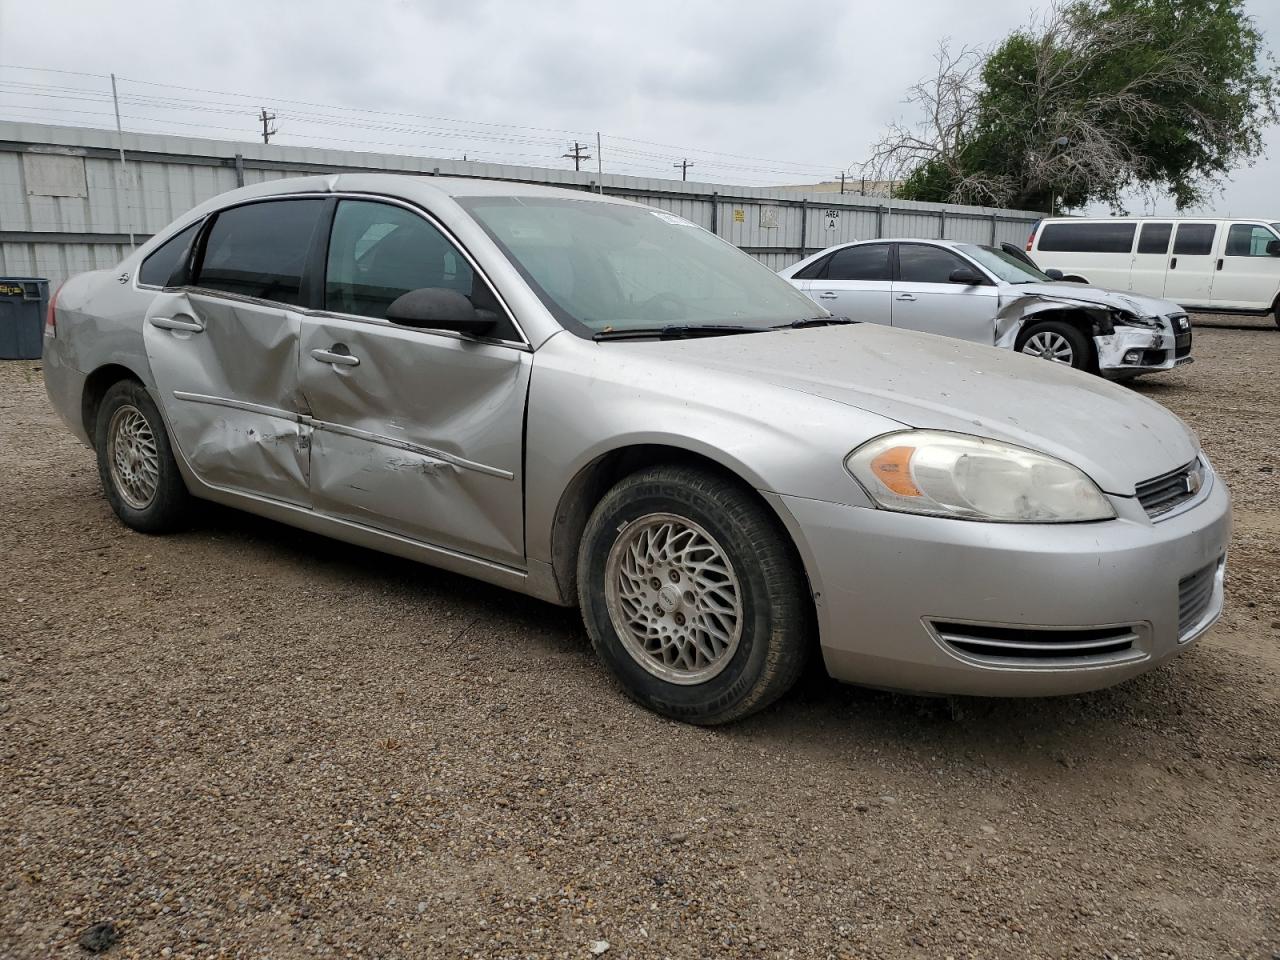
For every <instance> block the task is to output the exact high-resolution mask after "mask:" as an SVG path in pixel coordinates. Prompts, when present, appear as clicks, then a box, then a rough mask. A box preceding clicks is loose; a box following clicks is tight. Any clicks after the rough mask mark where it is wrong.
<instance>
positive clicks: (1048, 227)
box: [1038, 223, 1137, 253]
mask: <svg viewBox="0 0 1280 960" xmlns="http://www.w3.org/2000/svg"><path fill="white" fill-rule="evenodd" d="M1135 233H1137V225H1136V224H1133V223H1049V224H1045V226H1044V227H1042V228H1041V230H1040V243H1039V245H1038V249H1040V250H1045V251H1049V252H1053V253H1128V252H1129V251H1131V250H1132V249H1133V237H1134V234H1135Z"/></svg>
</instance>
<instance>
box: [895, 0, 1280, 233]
mask: <svg viewBox="0 0 1280 960" xmlns="http://www.w3.org/2000/svg"><path fill="white" fill-rule="evenodd" d="M1278 94H1280V89H1278V88H1277V80H1276V71H1275V65H1274V61H1273V60H1272V58H1271V56H1270V54H1269V53H1268V52H1267V50H1266V46H1265V43H1264V41H1263V37H1262V34H1261V33H1260V32H1259V31H1258V29H1257V27H1256V26H1255V24H1254V22H1253V20H1252V19H1251V18H1250V17H1249V16H1248V15H1246V14H1245V12H1244V10H1243V0H1077V2H1074V3H1071V4H1069V5H1066V6H1061V7H1056V8H1054V9H1053V10H1052V11H1051V12H1050V13H1049V15H1048V16H1047V17H1045V18H1044V19H1043V20H1042V21H1040V22H1038V23H1033V24H1032V25H1030V26H1029V27H1026V28H1024V29H1022V30H1019V31H1017V32H1015V33H1014V34H1012V35H1010V36H1009V37H1008V38H1006V39H1005V40H1004V42H1003V43H1001V44H1000V45H999V46H998V47H996V48H995V49H994V50H992V51H991V52H990V53H989V54H986V55H982V54H979V53H977V52H976V51H971V50H966V51H962V52H961V53H960V54H958V55H952V53H951V51H950V50H949V49H948V47H947V46H946V45H945V44H944V45H943V47H942V50H941V52H940V54H939V57H938V70H937V72H936V75H935V76H934V77H933V78H930V79H929V80H926V81H922V82H921V83H920V84H917V85H916V86H915V87H913V88H912V91H911V94H910V96H909V97H908V100H909V101H910V102H912V103H915V104H916V105H917V106H919V107H920V108H921V109H922V111H923V113H924V115H925V119H924V120H923V121H922V122H921V124H920V125H919V126H917V127H916V128H914V129H907V128H904V127H901V126H897V125H895V126H893V127H891V128H890V130H889V132H888V133H887V134H886V136H885V137H884V138H883V139H882V140H881V142H880V143H879V144H878V145H877V147H876V151H875V153H874V154H873V157H872V160H871V162H870V166H872V167H874V168H875V169H876V172H877V175H878V176H880V177H882V178H889V179H899V178H900V179H902V181H903V182H902V184H901V187H900V188H899V190H898V191H897V193H898V195H899V196H903V197H906V198H908V199H917V200H935V201H951V202H960V203H990V204H995V205H1000V206H1013V207H1020V208H1023V209H1034V210H1047V209H1050V208H1051V207H1052V206H1053V205H1054V198H1055V197H1057V198H1061V200H1060V205H1061V206H1064V207H1078V206H1082V205H1084V204H1086V203H1090V202H1094V201H1102V202H1106V203H1109V204H1111V205H1112V206H1113V207H1116V208H1118V207H1119V205H1120V196H1121V194H1122V193H1123V192H1125V191H1127V190H1131V189H1135V188H1138V189H1146V190H1149V191H1152V192H1161V193H1167V194H1168V195H1170V196H1171V197H1172V198H1173V199H1174V201H1175V202H1176V203H1177V205H1178V206H1179V208H1182V207H1186V206H1191V205H1194V204H1198V203H1201V202H1203V201H1204V200H1205V199H1206V198H1207V197H1208V196H1209V195H1210V194H1211V193H1212V191H1213V190H1214V188H1215V187H1216V185H1217V184H1219V183H1220V182H1221V180H1222V178H1223V177H1224V176H1225V175H1226V174H1227V173H1229V172H1230V171H1231V170H1232V169H1234V168H1235V167H1237V166H1239V165H1240V164H1241V163H1247V162H1250V161H1252V159H1253V158H1255V157H1256V156H1257V155H1258V154H1259V153H1260V152H1261V150H1262V131H1263V129H1265V127H1266V125H1267V124H1269V123H1272V122H1275V120H1276V119H1277V115H1278V114H1277V106H1278V103H1280V98H1278Z"/></svg>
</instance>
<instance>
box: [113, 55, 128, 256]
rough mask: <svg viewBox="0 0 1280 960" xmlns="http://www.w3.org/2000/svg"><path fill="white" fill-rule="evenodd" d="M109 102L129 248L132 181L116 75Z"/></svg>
mask: <svg viewBox="0 0 1280 960" xmlns="http://www.w3.org/2000/svg"><path fill="white" fill-rule="evenodd" d="M111 102H112V104H113V105H114V106H115V108H116V145H117V146H119V148H120V183H121V186H123V187H124V202H125V206H126V207H127V208H128V210H129V246H130V247H132V246H133V245H134V244H133V181H132V180H131V179H130V177H129V168H128V167H127V166H125V162H124V129H123V128H122V127H121V126H120V97H119V95H118V94H117V93H116V75H115V74H114V73H113V74H112V75H111Z"/></svg>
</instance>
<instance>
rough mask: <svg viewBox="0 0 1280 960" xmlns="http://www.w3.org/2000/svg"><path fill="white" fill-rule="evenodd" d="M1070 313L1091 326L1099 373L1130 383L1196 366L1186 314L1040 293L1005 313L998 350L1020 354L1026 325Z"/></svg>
mask: <svg viewBox="0 0 1280 960" xmlns="http://www.w3.org/2000/svg"><path fill="white" fill-rule="evenodd" d="M1068 310H1069V311H1070V313H1071V314H1072V316H1073V317H1075V318H1081V317H1083V318H1084V319H1085V320H1086V321H1087V322H1088V325H1089V329H1088V333H1089V336H1090V338H1091V339H1092V340H1093V344H1094V350H1095V353H1096V355H1097V361H1098V373H1100V374H1101V375H1102V376H1104V377H1108V378H1111V379H1126V378H1128V377H1132V376H1137V375H1138V374H1141V373H1153V372H1156V371H1160V370H1172V369H1173V368H1174V367H1178V366H1182V365H1183V364H1186V363H1191V362H1192V358H1191V321H1190V320H1189V319H1188V318H1187V315H1186V314H1185V313H1182V312H1176V313H1169V314H1166V315H1164V316H1140V315H1137V314H1131V313H1128V312H1126V311H1124V310H1120V309H1116V308H1114V307H1109V306H1105V305H1102V304H1098V303H1093V302H1090V301H1086V300H1075V299H1072V298H1070V297H1065V296H1054V297H1050V296H1046V295H1044V294H1039V293H1034V294H1028V295H1025V296H1020V297H1018V298H1017V299H1015V300H1013V301H1012V302H1010V303H1008V304H1006V305H1004V306H1003V307H1002V308H1001V310H1000V313H999V315H998V316H997V317H996V343H995V345H996V346H997V347H1004V348H1005V349H1009V350H1016V349H1018V344H1019V341H1020V339H1021V334H1022V331H1023V330H1024V329H1025V328H1026V327H1027V326H1029V325H1030V324H1032V323H1033V322H1035V321H1036V320H1049V319H1054V317H1053V314H1055V313H1061V312H1063V311H1068Z"/></svg>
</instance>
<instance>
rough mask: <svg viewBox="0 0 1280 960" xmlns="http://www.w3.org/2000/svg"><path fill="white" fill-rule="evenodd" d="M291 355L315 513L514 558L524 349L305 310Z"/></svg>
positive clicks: (519, 539) (519, 547) (518, 533)
mask: <svg viewBox="0 0 1280 960" xmlns="http://www.w3.org/2000/svg"><path fill="white" fill-rule="evenodd" d="M299 356H300V363H301V372H302V387H303V392H304V393H305V395H306V399H307V403H308V404H309V406H310V411H311V416H310V418H309V423H310V426H311V428H312V460H311V494H312V502H313V505H314V507H315V509H316V510H318V511H323V512H325V513H329V514H331V515H333V516H336V517H340V518H342V519H345V520H352V521H355V522H358V523H361V524H363V525H365V526H370V527H376V528H379V529H382V530H387V531H390V532H393V533H397V534H400V535H402V536H405V537H408V538H410V539H413V540H417V541H421V542H426V543H430V544H434V545H437V546H441V547H445V548H448V549H452V550H456V551H459V552H461V553H465V554H468V555H471V556H478V557H482V558H485V559H489V560H495V561H498V562H509V563H516V562H521V561H522V560H523V558H524V520H523V511H524V503H523V500H524V498H523V479H522V477H521V470H522V465H523V457H522V452H521V443H522V436H523V432H524V409H525V395H526V393H527V391H528V388H529V371H530V361H531V355H530V354H529V353H528V352H526V351H524V350H521V349H519V348H517V347H515V346H505V345H502V344H498V343H480V342H477V341H474V340H468V339H464V338H459V337H456V336H450V335H444V334H438V333H432V332H430V331H425V330H413V329H407V328H404V327H397V326H394V325H392V324H389V323H386V322H383V321H379V320H367V321H366V320H359V319H343V318H337V317H324V318H321V317H310V316H309V317H304V318H303V320H302V332H301V350H300V354H299Z"/></svg>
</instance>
